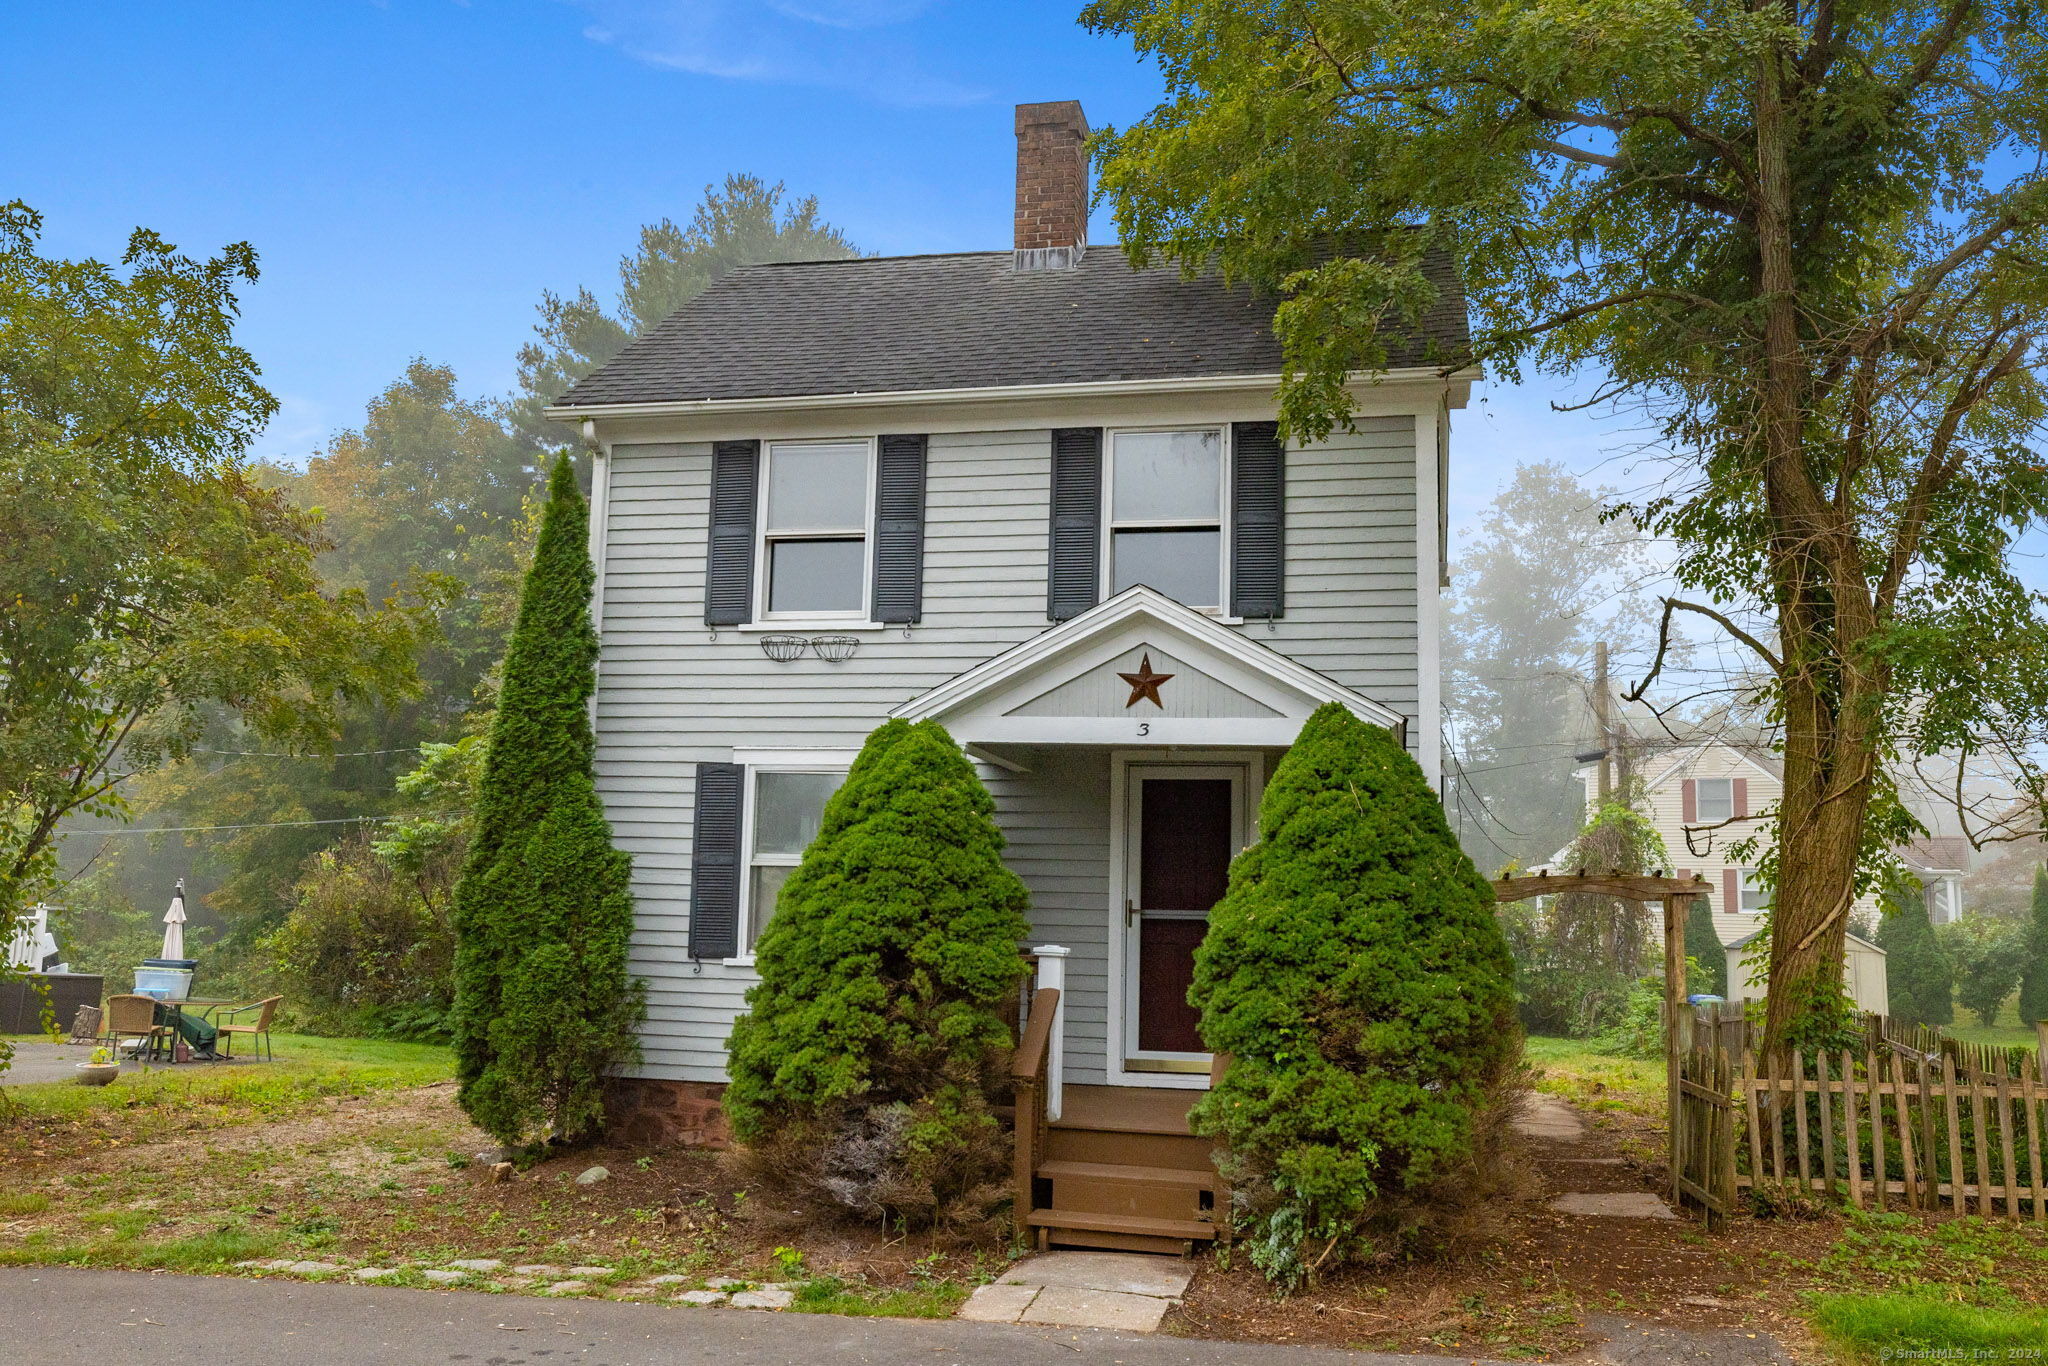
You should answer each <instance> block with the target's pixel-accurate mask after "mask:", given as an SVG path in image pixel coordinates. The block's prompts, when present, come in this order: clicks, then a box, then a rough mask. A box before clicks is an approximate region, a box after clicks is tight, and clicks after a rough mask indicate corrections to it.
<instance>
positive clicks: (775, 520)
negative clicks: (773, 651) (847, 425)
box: [760, 441, 874, 620]
mask: <svg viewBox="0 0 2048 1366" xmlns="http://www.w3.org/2000/svg"><path fill="white" fill-rule="evenodd" d="M873 457H874V450H873V443H872V442H870V441H771V442H769V443H768V446H767V450H766V451H765V452H764V460H763V464H764V469H763V470H762V474H761V486H762V490H763V494H764V496H763V497H762V499H761V559H760V563H761V564H762V566H763V567H764V569H765V570H766V572H765V573H764V574H762V575H761V580H762V584H761V590H760V591H761V597H762V601H761V608H762V615H763V616H764V617H765V618H767V619H770V620H772V619H774V618H776V617H782V618H786V619H789V618H820V617H825V618H832V617H846V618H849V619H861V618H865V617H866V616H867V602H868V526H869V522H870V520H871V516H872V513H871V509H872V507H873V505H874V499H873V492H872V491H873V485H874V478H873V470H874V458H873Z"/></svg>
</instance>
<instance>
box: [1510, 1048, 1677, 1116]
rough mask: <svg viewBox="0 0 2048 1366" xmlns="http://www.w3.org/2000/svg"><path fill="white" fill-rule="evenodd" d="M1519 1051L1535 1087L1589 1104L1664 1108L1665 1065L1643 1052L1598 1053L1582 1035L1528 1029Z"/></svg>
mask: <svg viewBox="0 0 2048 1366" xmlns="http://www.w3.org/2000/svg"><path fill="white" fill-rule="evenodd" d="M1522 1055H1523V1057H1524V1058H1525V1059H1526V1060H1527V1061H1528V1063H1529V1066H1530V1067H1531V1068H1532V1069H1534V1071H1535V1073H1536V1089H1537V1090H1539V1091H1549V1092H1552V1093H1554V1094H1556V1095H1560V1096H1563V1097H1564V1098H1565V1099H1566V1100H1569V1101H1571V1102H1572V1103H1573V1104H1574V1105H1577V1106H1579V1107H1580V1108H1582V1109H1587V1110H1627V1111H1631V1112H1633V1113H1635V1114H1640V1115H1650V1116H1660V1115H1662V1114H1663V1113H1664V1066H1663V1064H1662V1063H1657V1062H1651V1061H1649V1060H1647V1059H1644V1058H1623V1057H1617V1056H1615V1055H1614V1054H1611V1053H1601V1052H1598V1051H1596V1050H1595V1049H1594V1047H1593V1045H1592V1043H1591V1042H1589V1041H1588V1040H1585V1039H1552V1038H1544V1037H1542V1036H1540V1035H1532V1036H1530V1037H1529V1038H1528V1039H1527V1040H1525V1041H1524V1044H1523V1053H1522Z"/></svg>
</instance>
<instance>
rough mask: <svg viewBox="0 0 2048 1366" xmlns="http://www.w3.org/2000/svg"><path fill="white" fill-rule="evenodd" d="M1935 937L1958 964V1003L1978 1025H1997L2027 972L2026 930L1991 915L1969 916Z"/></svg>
mask: <svg viewBox="0 0 2048 1366" xmlns="http://www.w3.org/2000/svg"><path fill="white" fill-rule="evenodd" d="M1936 933H1937V934H1939V935H1940V937H1941V946H1942V948H1943V949H1944V950H1946V951H1947V953H1948V957H1949V961H1950V962H1952V963H1954V964H1955V975H1956V1002H1957V1003H1958V1004H1959V1005H1961V1006H1962V1007H1963V1008H1964V1009H1965V1010H1967V1011H1969V1012H1970V1013H1971V1014H1973V1015H1975V1016H1976V1017H1977V1021H1978V1023H1980V1024H1984V1025H1995V1024H1997V1023H1998V1012H1999V1011H2001V1010H2003V1009H2004V1008H2005V1003H2006V1002H2007V1001H2009V1000H2011V999H2012V994H2013V992H2014V991H2016V990H2018V988H2019V984H2020V975H2021V974H2022V973H2024V972H2025V971H2026V968H2027V937H2026V929H2025V927H2023V926H2021V925H2018V924H2015V923H2014V922H2012V921H2010V920H1999V919H1995V918H1993V917H1991V916H1988V915H1966V916H1964V917H1963V918H1962V919H1961V920H1957V921H1954V922H1952V923H1950V924H1947V925H1943V926H1942V927H1941V928H1940V929H1939V930H1937V931H1936Z"/></svg>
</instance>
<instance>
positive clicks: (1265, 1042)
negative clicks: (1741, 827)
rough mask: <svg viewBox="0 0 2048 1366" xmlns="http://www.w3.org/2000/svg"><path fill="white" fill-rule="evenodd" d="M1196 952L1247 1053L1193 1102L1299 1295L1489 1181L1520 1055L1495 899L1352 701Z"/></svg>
mask: <svg viewBox="0 0 2048 1366" xmlns="http://www.w3.org/2000/svg"><path fill="white" fill-rule="evenodd" d="M1259 833H1260V839H1259V842H1258V843H1256V844H1254V845H1253V846H1252V847H1251V848H1249V849H1247V850H1245V851H1244V852H1243V853H1242V854H1240V855H1238V857H1237V859H1236V860H1235V861H1234V862H1233V863H1232V865H1231V871H1230V887H1229V891H1228V893H1227V894H1226V895H1225V897H1224V899H1223V900H1222V901H1221V902H1219V903H1218V904H1217V906H1216V907H1215V909H1214V910H1212V911H1211V912H1210V916H1209V932H1208V935H1207V937H1206V938H1205V939H1204V940H1203V942H1202V945H1201V947H1200V948H1199V949H1198V950H1197V951H1196V954H1195V981H1194V986H1193V988H1192V990H1191V991H1190V993H1189V1000H1190V1001H1191V1002H1192V1003H1193V1004H1194V1005H1195V1006H1197V1007H1198V1008H1199V1009H1200V1010H1201V1012H1202V1038H1203V1041H1204V1043H1205V1044H1206V1045H1207V1046H1208V1047H1209V1048H1211V1049H1213V1050H1215V1051H1217V1052H1219V1053H1226V1054H1229V1055H1230V1057H1231V1062H1230V1066H1229V1068H1228V1070H1227V1071H1226V1072H1225V1073H1224V1075H1223V1078H1222V1081H1221V1082H1220V1084H1219V1085H1218V1086H1217V1087H1216V1088H1215V1089H1214V1090H1212V1091H1210V1092H1208V1093H1207V1094H1206V1095H1205V1096H1203V1097H1202V1099H1201V1100H1200V1101H1199V1102H1198V1103H1197V1104H1196V1106H1195V1109H1194V1112H1193V1115H1192V1120H1193V1123H1194V1125H1195V1127H1196V1130H1197V1132H1199V1133H1202V1134H1207V1135H1213V1136H1216V1137H1218V1138H1221V1139H1223V1140H1224V1141H1225V1142H1226V1143H1227V1144H1228V1153H1227V1155H1226V1156H1225V1157H1224V1158H1223V1161H1224V1163H1225V1165H1226V1169H1227V1170H1228V1172H1229V1174H1230V1175H1231V1176H1232V1178H1233V1181H1234V1183H1235V1184H1236V1186H1237V1188H1238V1190H1239V1192H1240V1194H1241V1197H1242V1199H1243V1200H1244V1202H1245V1208H1244V1210H1243V1211H1242V1212H1243V1215H1244V1216H1245V1218H1244V1219H1242V1220H1241V1223H1245V1222H1248V1223H1249V1225H1250V1227H1248V1228H1247V1230H1246V1232H1247V1233H1248V1235H1249V1238H1250V1242H1249V1251H1250V1255H1251V1257H1252V1259H1253V1261H1254V1263H1255V1264H1256V1265H1258V1266H1259V1267H1260V1269H1261V1270H1263V1271H1265V1272H1266V1274H1267V1275H1268V1276H1269V1277H1271V1278H1272V1279H1273V1280H1275V1281H1276V1282H1278V1283H1280V1284H1282V1285H1283V1286H1292V1285H1297V1284H1299V1283H1301V1282H1302V1281H1303V1280H1304V1279H1307V1278H1308V1277H1310V1276H1312V1275H1314V1274H1316V1273H1317V1272H1318V1271H1319V1270H1321V1269H1325V1268H1328V1267H1331V1266H1334V1265H1337V1264H1339V1263H1341V1262H1344V1261H1346V1260H1352V1259H1357V1258H1361V1257H1365V1256H1371V1255H1377V1254H1386V1253H1391V1252H1396V1251H1401V1250H1405V1249H1408V1248H1414V1247H1418V1246H1420V1245H1421V1244H1422V1241H1423V1237H1424V1235H1429V1234H1440V1233H1448V1232H1449V1231H1450V1229H1451V1225H1452V1223H1453V1221H1454V1219H1455V1216H1457V1215H1459V1214H1461V1213H1462V1212H1463V1211H1464V1210H1466V1209H1468V1208H1469V1207H1470V1206H1471V1205H1472V1204H1473V1203H1474V1202H1475V1201H1476V1200H1478V1199H1480V1198H1483V1197H1484V1195H1486V1194H1487V1193H1489V1191H1488V1185H1489V1182H1490V1181H1491V1180H1493V1179H1495V1178H1497V1177H1498V1176H1500V1174H1501V1171H1502V1169H1501V1167H1500V1165H1499V1163H1498V1157H1499V1152H1498V1148H1499V1145H1500V1143H1501V1142H1502V1140H1503V1137H1504V1133H1503V1131H1504V1128H1505V1119H1506V1115H1507V1112H1508V1110H1509V1108H1510V1106H1509V1102H1508V1094H1509V1093H1508V1085H1509V1083H1510V1081H1511V1078H1512V1076H1513V1074H1514V1071H1515V1067H1516V1063H1517V1060H1518V1058H1519V1055H1520V1047H1521V1038H1520V1031H1519V1030H1518V1028H1517V1027H1516V1021H1515V999H1514V985H1513V974H1514V966H1513V963H1512V961H1511V959H1510V958H1509V956H1508V950H1507V946H1506V944H1505V942H1504V941H1503V939H1502V937H1501V932H1500V928H1499V926H1498V925H1497V924H1496V922H1495V920H1494V914H1493V895H1492V891H1491V889H1490V888H1489V887H1488V885H1487V883H1486V881H1485V879H1483V878H1482V877H1481V876H1480V874H1479V872H1478V870H1477V869H1476V868H1474V867H1473V865H1472V861H1471V860H1470V859H1469V858H1467V857H1466V856H1465V854H1464V853H1463V852H1462V851H1461V850H1460V849H1459V847H1458V842H1457V840H1456V838H1455V837H1454V836H1453V835H1452V833H1451V830H1450V827H1449V825H1448V823H1447V822H1446V821H1445V819H1444V815H1443V809H1442V807H1441V805H1440V804H1439V802H1438V800H1437V797H1436V794H1435V793H1434V792H1432V791H1431V790H1430V787H1429V784H1428V782H1427V781H1426V780H1425V779H1424V777H1423V774H1422V770H1421V768H1420V767H1419V766H1417V764H1416V763H1415V761H1414V760H1413V759H1412V758H1410V757H1409V755H1408V753H1407V752H1406V751H1405V750H1404V749H1403V748H1402V747H1401V746H1400V745H1399V744H1398V743H1397V742H1396V741H1395V740H1394V738H1393V737H1392V736H1391V735H1390V734H1388V732H1387V731H1386V730H1385V729H1383V728H1381V727H1378V726H1374V725H1370V724H1368V723H1366V722H1364V721H1362V720H1360V719H1359V718H1357V717H1356V716H1354V715H1352V714H1351V713H1350V712H1349V711H1347V710H1346V709H1345V708H1343V707H1342V706H1339V705H1335V704H1331V705H1328V706H1324V707H1323V708H1321V709H1320V710H1318V711H1317V712H1316V713H1315V715H1314V716H1312V717H1311V718H1310V719H1309V721H1308V722H1307V724H1306V725H1304V726H1303V727H1302V730H1301V734H1300V735H1299V737H1297V739H1296V740H1295V742H1294V745H1293V747H1292V748H1291V749H1290V750H1288V752H1287V755H1286V757H1285V758H1283V759H1282V760H1281V761H1280V763H1279V765H1278V767H1277V768H1276V769H1275V771H1274V774H1273V777H1272V780H1271V782H1270V783H1268V785H1267V787H1266V792H1265V797H1264V800H1263V802H1262V804H1261V807H1260V812H1259Z"/></svg>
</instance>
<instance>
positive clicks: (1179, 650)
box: [890, 586, 1406, 748]
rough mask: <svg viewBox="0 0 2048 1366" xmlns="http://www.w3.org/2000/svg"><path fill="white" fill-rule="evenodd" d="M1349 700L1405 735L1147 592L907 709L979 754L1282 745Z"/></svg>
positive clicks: (1284, 662)
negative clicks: (1036, 748) (1015, 748)
mask: <svg viewBox="0 0 2048 1366" xmlns="http://www.w3.org/2000/svg"><path fill="white" fill-rule="evenodd" d="M1327 702H1340V703H1342V704H1343V705H1344V706H1346V707H1348V708H1350V709H1351V710H1352V711H1353V712H1355V713H1356V714H1357V715H1358V716H1360V717H1361V718H1363V719H1365V720H1368V721H1371V722H1374V723H1375V724H1378V725H1383V726H1387V727H1389V728H1390V729H1393V730H1395V731H1397V732H1401V731H1405V729H1406V718H1405V717H1403V716H1402V715H1401V714H1400V713H1399V712H1397V711H1394V710H1392V709H1391V708H1388V707H1385V706H1382V705H1381V704H1379V703H1377V702H1375V701H1373V700H1372V699H1370V698H1368V697H1365V696H1363V695H1362V694H1359V693H1356V692H1353V691H1352V690H1351V689H1349V688H1346V687H1344V686H1342V685H1341V684H1338V683H1336V682H1334V681H1332V680H1331V679H1330V678H1328V677H1326V676H1325V675H1323V674H1321V673H1318V672H1316V671H1315V670H1314V669H1311V668H1308V667H1307V666H1306V665H1303V664H1301V663H1299V662H1297V661H1296V660H1293V659H1290V658H1288V657H1287V656H1286V655H1283V654H1281V653H1280V652H1279V651H1278V650H1275V649H1272V648H1271V647H1269V646H1267V645H1264V644H1262V643H1260V642H1259V641H1258V640H1257V639H1255V638H1254V637H1253V636H1252V635H1251V634H1250V633H1249V632H1239V631H1237V630H1233V629H1232V628H1231V627H1229V626H1226V625H1224V624H1223V623H1221V622H1219V621H1217V620H1216V619H1215V618H1214V617H1212V616H1210V615H1208V614H1207V613H1204V612H1198V611H1195V610H1194V609H1192V608H1189V607H1184V606H1182V605H1181V604H1180V603H1177V602H1175V601H1174V600H1173V599H1171V598H1168V597H1166V596H1165V595H1164V594H1161V593H1158V592H1155V591H1153V590H1152V589H1150V588H1146V587H1143V586H1139V587H1136V588H1131V589H1127V590H1125V591H1124V592H1122V593H1119V594H1118V595H1117V596H1115V597H1113V598H1111V599H1110V600H1109V601H1107V602H1104V603H1102V604H1100V605H1098V606H1097V607H1095V608H1093V609H1091V610H1090V611H1087V612H1084V613H1082V614H1081V615H1080V616H1077V617H1074V618H1073V619H1071V620H1069V621H1066V622H1063V623H1061V624H1060V625H1058V626H1054V627H1051V628H1049V629H1048V630H1046V631H1043V632H1041V633H1040V634H1038V635H1036V636H1034V637H1032V638H1031V639H1030V640H1027V641H1025V642H1023V643H1022V644H1020V645H1017V646H1015V647H1013V648H1011V649H1009V650H1005V651H1004V652H1003V653H1001V654H999V655H996V656H994V657H993V658H991V659H989V660H986V661H984V662H983V663H981V664H979V665H976V666H975V667H974V668H972V669H969V670H967V671H965V672H964V673H961V674H958V675H956V676H955V677H953V678H951V679H948V680H947V681H946V682H944V683H942V684H940V685H939V686H938V687H936V688H933V689H931V690H930V691H929V692H926V693H923V694H921V695H920V696H918V697H914V698H912V699H910V700H909V701H908V702H905V703H904V704H902V705H901V706H899V707H897V708H896V709H895V710H894V711H893V712H892V713H890V714H891V715H892V716H900V717H903V718H905V719H907V720H912V721H918V720H924V719H926V718H934V719H937V720H938V721H939V722H940V723H941V724H943V725H944V726H945V727H946V729H947V730H948V731H950V732H951V733H952V735H953V737H954V739H956V740H958V741H960V742H961V743H962V744H965V745H973V746H977V747H988V746H995V747H1002V746H1009V745H1113V746H1118V747H1124V746H1152V745H1175V746H1188V747H1210V748H1215V747H1238V746H1251V747H1258V748H1284V747H1286V746H1287V745H1289V744H1292V743H1293V741H1294V737H1295V734H1296V733H1297V732H1298V731H1299V730H1300V729H1301V724H1302V722H1303V721H1305V720H1307V719H1308V717H1309V714H1310V713H1311V712H1313V711H1314V710H1315V709H1316V708H1317V707H1320V706H1322V705H1323V704H1324V703H1327Z"/></svg>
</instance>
